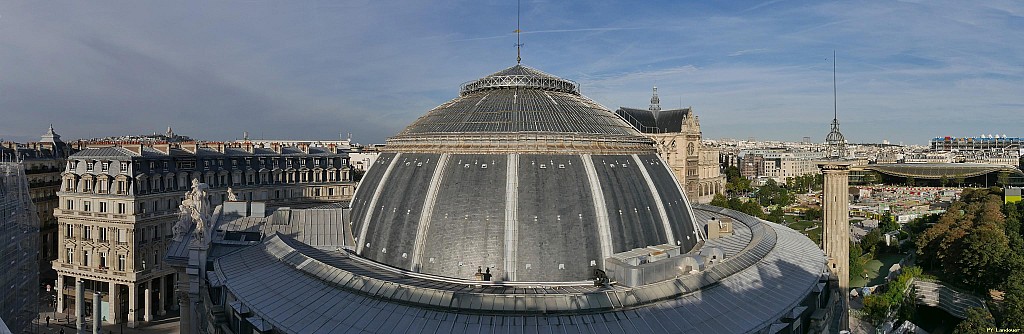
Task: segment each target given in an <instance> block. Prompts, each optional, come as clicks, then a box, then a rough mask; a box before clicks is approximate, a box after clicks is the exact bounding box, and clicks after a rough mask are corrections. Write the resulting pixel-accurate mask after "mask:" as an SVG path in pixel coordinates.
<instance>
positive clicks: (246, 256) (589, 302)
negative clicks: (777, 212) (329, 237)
mask: <svg viewBox="0 0 1024 334" xmlns="http://www.w3.org/2000/svg"><path fill="white" fill-rule="evenodd" d="M696 209H697V212H698V213H699V215H700V217H701V218H708V217H710V216H714V215H719V216H721V215H725V216H730V217H732V218H734V219H736V221H737V222H738V224H736V225H737V228H736V233H735V234H734V235H733V236H730V237H727V238H723V239H717V240H710V241H708V242H707V244H705V247H712V246H715V247H719V248H722V249H723V250H724V251H725V254H726V259H725V260H724V261H723V262H721V263H720V264H717V265H714V266H712V267H710V268H709V269H706V270H704V271H702V272H700V273H697V274H690V275H684V276H678V277H677V278H675V279H670V280H667V281H662V282H658V283H654V284H649V285H644V286H639V287H633V288H630V287H623V286H611V287H594V286H592V285H584V284H583V282H580V284H568V285H567V284H561V285H548V284H546V283H543V282H535V283H532V284H515V285H512V284H504V283H501V282H495V283H491V284H480V283H481V282H477V281H460V280H454V279H451V278H443V277H427V276H426V275H422V274H417V273H411V272H405V271H402V270H400V269H397V268H392V267H386V266H383V265H379V264H376V263H372V262H369V261H366V260H359V259H357V258H354V257H350V256H348V255H347V253H345V252H343V251H339V250H324V249H317V248H314V247H311V246H307V245H305V244H303V243H301V242H298V241H296V240H294V239H292V238H291V237H289V236H286V235H283V234H275V235H274V236H272V237H268V238H266V239H265V240H264V241H263V242H261V243H259V244H257V245H255V246H251V247H247V248H243V249H240V250H238V251H236V252H233V253H230V254H227V255H225V256H223V257H221V258H219V259H217V260H216V262H215V270H214V272H212V273H211V274H215V276H214V277H210V280H211V284H214V283H216V285H221V286H223V287H224V288H226V290H227V292H228V295H229V297H228V301H227V302H228V303H229V304H231V305H232V307H236V308H240V309H242V308H244V309H248V310H250V311H251V312H252V314H253V315H255V316H257V317H259V318H262V319H263V321H265V322H267V323H269V324H270V325H272V326H273V327H274V328H276V329H277V330H280V331H282V332H287V333H323V332H332V331H337V330H339V329H343V328H344V329H348V330H352V331H365V332H381V333H392V332H398V333H401V332H408V333H449V332H484V331H486V332H495V333H503V332H548V331H550V332H567V333H568V332H627V333H628V332H671V333H679V332H682V333H688V332H692V333H709V332H729V333H744V332H754V331H759V330H762V329H766V328H774V327H776V326H780V324H781V321H782V319H783V318H787V317H789V318H792V317H793V315H794V314H800V313H802V312H809V309H808V308H807V307H804V306H802V305H803V304H806V303H807V301H808V300H809V299H813V298H809V297H812V296H813V295H814V294H815V293H817V292H819V291H821V287H822V286H823V285H824V283H823V275H822V270H823V268H824V264H825V258H824V255H823V254H822V252H821V251H820V250H819V249H818V248H817V246H816V245H815V244H814V243H813V242H812V241H811V240H809V239H807V238H806V237H804V236H803V235H801V234H799V233H797V232H796V231H793V230H791V229H789V228H786V227H783V226H781V225H777V224H773V223H768V222H764V221H761V220H758V219H756V218H753V217H750V216H747V215H743V214H741V213H738V212H735V211H731V210H727V209H722V208H717V207H710V206H697V207H696Z"/></svg>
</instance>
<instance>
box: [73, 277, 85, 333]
mask: <svg viewBox="0 0 1024 334" xmlns="http://www.w3.org/2000/svg"><path fill="white" fill-rule="evenodd" d="M83 285H85V281H83V280H82V279H81V278H79V279H77V280H75V328H77V329H78V332H79V333H84V332H85V287H84V286H83Z"/></svg>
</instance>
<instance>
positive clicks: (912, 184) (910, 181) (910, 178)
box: [907, 176, 914, 187]
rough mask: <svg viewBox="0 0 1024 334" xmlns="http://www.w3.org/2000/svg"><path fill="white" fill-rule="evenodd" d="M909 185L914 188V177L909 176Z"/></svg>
mask: <svg viewBox="0 0 1024 334" xmlns="http://www.w3.org/2000/svg"><path fill="white" fill-rule="evenodd" d="M907 185H908V186H911V187H913V186H914V177H913V176H907Z"/></svg>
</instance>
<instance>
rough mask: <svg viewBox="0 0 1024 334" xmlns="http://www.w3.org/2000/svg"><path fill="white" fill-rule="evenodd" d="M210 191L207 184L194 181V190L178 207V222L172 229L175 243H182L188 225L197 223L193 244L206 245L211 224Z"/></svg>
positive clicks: (190, 191) (186, 194)
mask: <svg viewBox="0 0 1024 334" xmlns="http://www.w3.org/2000/svg"><path fill="white" fill-rule="evenodd" d="M209 189H210V187H209V186H207V185H206V183H199V180H197V179H192V190H189V191H188V192H186V193H185V199H184V200H182V201H181V205H180V206H178V210H179V213H178V222H177V223H175V225H174V227H172V228H171V231H173V232H174V240H175V241H181V240H182V238H183V237H184V236H185V233H187V231H188V227H189V226H188V225H189V224H191V223H195V226H196V228H195V231H194V232H193V234H192V242H193V243H195V244H200V245H202V244H205V243H206V230H207V229H208V228H209V224H210V200H209V198H207V190H209Z"/></svg>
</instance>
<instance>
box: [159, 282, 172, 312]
mask: <svg viewBox="0 0 1024 334" xmlns="http://www.w3.org/2000/svg"><path fill="white" fill-rule="evenodd" d="M158 287H159V288H160V303H158V304H157V305H156V314H157V315H167V310H166V305H167V299H170V298H171V297H170V296H171V294H170V292H169V291H170V290H171V289H168V288H167V275H164V276H161V277H160V285H158Z"/></svg>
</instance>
